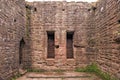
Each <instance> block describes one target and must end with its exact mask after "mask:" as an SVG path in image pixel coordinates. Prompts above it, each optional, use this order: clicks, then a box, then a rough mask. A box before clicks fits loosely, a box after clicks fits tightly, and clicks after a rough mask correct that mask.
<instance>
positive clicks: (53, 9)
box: [28, 2, 90, 69]
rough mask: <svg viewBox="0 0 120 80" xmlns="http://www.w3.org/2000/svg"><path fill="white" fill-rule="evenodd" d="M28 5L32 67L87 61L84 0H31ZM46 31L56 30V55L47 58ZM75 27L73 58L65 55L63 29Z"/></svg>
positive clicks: (67, 65)
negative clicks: (69, 0) (43, 0)
mask: <svg viewBox="0 0 120 80" xmlns="http://www.w3.org/2000/svg"><path fill="white" fill-rule="evenodd" d="M28 4H29V5H30V6H31V7H32V8H31V27H30V30H31V33H30V38H31V40H30V41H31V50H32V51H31V55H32V56H31V57H32V67H33V68H39V69H40V68H44V69H74V68H75V67H76V66H78V65H79V66H81V67H82V66H84V65H85V64H87V62H88V61H87V55H86V51H85V48H86V47H85V46H86V44H87V43H86V31H85V28H86V27H87V25H86V19H87V16H88V7H89V6H90V5H89V4H88V3H85V2H78V3H76V2H33V3H28ZM47 31H55V45H59V48H55V59H48V58H47ZM69 31H74V38H73V45H74V46H73V49H74V58H73V59H67V58H66V33H67V32H69Z"/></svg>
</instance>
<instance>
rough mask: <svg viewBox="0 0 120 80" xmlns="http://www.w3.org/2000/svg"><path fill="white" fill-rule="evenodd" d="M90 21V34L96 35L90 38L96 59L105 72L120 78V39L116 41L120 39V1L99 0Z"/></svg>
mask: <svg viewBox="0 0 120 80" xmlns="http://www.w3.org/2000/svg"><path fill="white" fill-rule="evenodd" d="M90 12H91V11H90ZM89 17H90V16H89ZM92 17H93V18H92ZM89 20H90V22H89V23H88V24H89V28H90V32H89V33H91V32H93V33H94V34H93V35H92V33H91V38H90V39H93V43H92V44H93V46H92V48H95V50H96V51H93V53H94V54H95V55H96V57H95V58H94V59H96V62H97V63H98V64H99V66H100V67H101V69H102V70H103V71H106V72H109V73H111V74H113V75H114V76H116V77H119V78H120V49H119V47H120V44H119V39H118V42H116V41H115V39H117V38H119V29H120V23H119V22H118V20H120V1H119V0H99V2H98V3H97V4H96V9H95V10H94V11H93V10H92V12H91V17H90V19H89ZM93 24H94V25H93ZM92 26H94V27H93V28H92ZM92 30H93V31H92ZM89 33H88V34H89Z"/></svg>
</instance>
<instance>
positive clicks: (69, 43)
mask: <svg viewBox="0 0 120 80" xmlns="http://www.w3.org/2000/svg"><path fill="white" fill-rule="evenodd" d="M73 35H74V32H67V45H66V47H67V58H73V56H74V55H73Z"/></svg>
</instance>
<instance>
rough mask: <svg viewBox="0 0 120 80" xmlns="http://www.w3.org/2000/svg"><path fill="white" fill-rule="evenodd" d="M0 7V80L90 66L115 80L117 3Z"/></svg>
mask: <svg viewBox="0 0 120 80" xmlns="http://www.w3.org/2000/svg"><path fill="white" fill-rule="evenodd" d="M0 4H1V5H0V80H1V79H3V80H9V79H10V77H11V76H13V75H14V74H16V73H17V72H19V69H21V68H35V69H46V70H52V69H64V70H71V69H74V68H76V67H83V66H86V65H87V64H89V63H92V62H96V63H97V64H98V65H99V66H100V68H101V69H102V70H103V71H106V72H109V73H111V74H112V75H114V76H116V77H118V78H120V53H119V52H120V30H119V29H120V6H119V5H120V1H119V0H99V1H98V2H97V3H92V4H89V3H86V2H65V1H63V2H54V1H53V2H31V3H28V2H26V4H25V1H24V0H19V1H18V0H0ZM68 35H69V36H68ZM68 42H69V43H68ZM50 50H51V51H50ZM52 50H54V51H52ZM48 52H49V53H52V54H50V56H49V57H51V55H52V58H49V57H48V54H49V53H48ZM68 52H69V53H70V55H69V57H70V58H68V57H67V56H68V55H67V53H68ZM53 53H54V54H53ZM71 53H72V54H71Z"/></svg>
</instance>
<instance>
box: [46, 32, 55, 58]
mask: <svg viewBox="0 0 120 80" xmlns="http://www.w3.org/2000/svg"><path fill="white" fill-rule="evenodd" d="M47 37H48V40H47V41H48V46H47V58H55V49H54V48H55V39H54V31H49V32H47Z"/></svg>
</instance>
